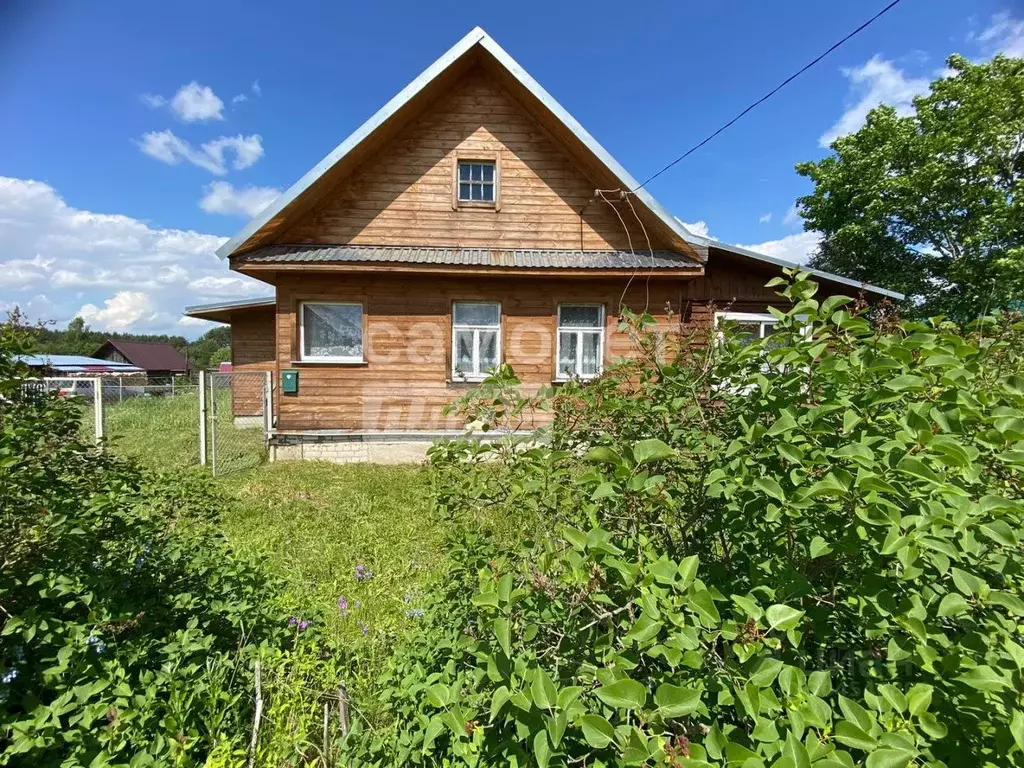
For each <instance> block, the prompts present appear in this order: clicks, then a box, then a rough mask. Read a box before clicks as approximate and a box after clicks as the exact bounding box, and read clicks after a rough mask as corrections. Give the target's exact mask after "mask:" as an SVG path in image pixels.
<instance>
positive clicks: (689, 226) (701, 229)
mask: <svg viewBox="0 0 1024 768" xmlns="http://www.w3.org/2000/svg"><path fill="white" fill-rule="evenodd" d="M675 219H676V221H678V222H679V223H680V224H682V225H683V226H684V227H686V230H687V231H688V232H692V233H693V234H695V235H697V236H699V237H706V238H707V239H708V240H717V239H718V238H717V237H715V236H714V235H712V234H711V233H710V232H709V231H708V223H707V222H706V221H692V222H691V221H683V220H682V219H680V218H679V217H678V216H676V217H675Z"/></svg>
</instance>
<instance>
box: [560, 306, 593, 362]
mask: <svg viewBox="0 0 1024 768" xmlns="http://www.w3.org/2000/svg"><path fill="white" fill-rule="evenodd" d="M557 347H558V348H557V351H556V356H557V360H558V370H557V374H556V378H557V379H560V380H564V379H573V378H578V379H592V378H594V377H595V376H600V375H601V371H602V370H603V367H604V306H602V305H601V304H559V305H558V344H557Z"/></svg>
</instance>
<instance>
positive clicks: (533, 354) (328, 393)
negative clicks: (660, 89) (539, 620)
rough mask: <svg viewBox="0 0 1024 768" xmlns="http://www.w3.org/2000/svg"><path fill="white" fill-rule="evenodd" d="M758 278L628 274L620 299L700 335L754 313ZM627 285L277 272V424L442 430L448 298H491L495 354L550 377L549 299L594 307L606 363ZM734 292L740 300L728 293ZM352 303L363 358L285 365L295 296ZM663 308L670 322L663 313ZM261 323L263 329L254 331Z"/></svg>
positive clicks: (537, 380) (625, 343) (448, 421)
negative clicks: (357, 311) (290, 385)
mask: <svg viewBox="0 0 1024 768" xmlns="http://www.w3.org/2000/svg"><path fill="white" fill-rule="evenodd" d="M763 283H764V280H759V281H758V282H756V284H755V283H754V281H753V280H752V279H751V278H750V277H749V276H746V275H742V274H734V273H722V274H720V275H719V276H718V277H717V278H716V279H715V280H713V281H712V280H708V279H707V278H697V279H692V280H679V279H672V280H664V279H657V278H655V279H652V280H651V281H650V282H649V283H648V281H647V280H646V275H644V274H643V273H641V274H638V275H637V276H636V277H635V278H634V279H633V281H632V284H631V285H630V288H629V290H628V293H627V295H626V304H627V305H628V306H630V307H631V308H633V309H635V310H642V309H643V308H644V306H645V304H646V305H647V307H648V308H649V310H650V311H651V312H652V313H653V314H654V316H655V318H656V319H657V320H658V322H659V323H661V324H665V325H666V326H668V325H669V324H671V326H670V327H671V328H672V329H674V330H679V329H680V326H682V328H683V329H684V330H685V329H692V330H700V329H704V330H708V329H710V327H711V324H712V321H713V313H714V311H715V309H719V310H723V309H727V308H731V309H735V310H744V311H754V310H762V311H763V310H764V308H765V307H766V306H767V305H768V303H769V302H770V301H771V300H772V298H773V296H774V294H773V293H772V292H771V291H769V290H767V289H765V288H764V287H763ZM625 286H626V280H623V279H619V280H600V279H591V280H586V279H563V280H557V279H539V278H538V279H515V278H493V279H483V278H462V279H460V278H457V277H449V278H437V277H431V278H429V281H428V280H425V279H423V278H419V277H416V276H411V275H405V276H400V275H389V274H385V273H382V274H377V275H350V276H337V277H333V276H332V277H331V278H329V279H325V276H313V275H302V274H301V273H299V274H289V275H282V276H281V279H280V281H279V283H278V294H277V296H278V303H277V325H276V334H277V378H276V380H277V381H280V371H281V370H282V369H285V368H295V369H298V371H299V391H298V394H297V395H282V396H280V397H279V398H278V402H277V404H276V408H277V411H278V418H277V427H278V429H279V430H283V431H301V430H311V429H344V430H374V431H375V430H399V431H416V430H442V429H459V428H461V426H462V425H461V424H460V423H459V422H458V421H457V420H456V419H452V418H446V417H445V416H444V415H443V413H442V410H443V408H444V406H445V405H446V404H448V403H449V402H451V401H452V400H453V399H456V398H458V397H459V396H460V395H461V394H462V393H463V392H465V390H466V387H467V385H466V384H464V383H461V382H456V383H453V382H451V381H450V379H451V378H452V377H451V373H450V371H451V304H452V301H457V300H488V301H498V302H500V303H501V309H502V329H501V330H502V357H503V361H504V362H507V363H509V364H511V365H512V366H513V367H514V368H515V370H516V373H517V374H518V375H519V377H520V378H521V379H522V381H523V382H524V383H525V384H527V385H529V386H533V387H537V386H541V385H544V384H550V383H551V382H552V380H553V378H554V375H555V328H556V324H557V306H558V304H560V303H600V304H603V305H604V306H605V309H606V329H605V339H606V341H605V362H606V364H607V363H608V362H611V361H613V360H615V359H617V358H621V357H622V356H625V355H628V354H630V352H631V349H632V346H631V342H630V340H629V338H628V336H627V335H626V334H624V333H620V332H618V331H617V325H618V317H617V312H618V309H619V301H620V297H621V296H622V293H623V289H624V288H625ZM737 299H739V300H737ZM303 300H325V301H354V302H360V303H362V305H363V312H364V323H365V325H364V327H365V333H364V339H363V347H364V357H365V359H366V363H365V364H364V365H338V364H318V363H301V362H296V361H297V360H298V358H299V347H298V325H297V316H296V311H297V307H298V304H299V302H300V301H303ZM668 309H671V312H672V313H673V314H672V317H671V319H670V318H669V316H668V314H667V310H668ZM263 327H264V328H265V327H266V326H263Z"/></svg>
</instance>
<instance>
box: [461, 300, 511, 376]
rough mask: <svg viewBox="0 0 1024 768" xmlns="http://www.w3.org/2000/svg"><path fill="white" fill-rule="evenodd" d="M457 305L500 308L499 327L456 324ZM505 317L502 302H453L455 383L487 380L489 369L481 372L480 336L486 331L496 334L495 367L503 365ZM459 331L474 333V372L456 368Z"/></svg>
mask: <svg viewBox="0 0 1024 768" xmlns="http://www.w3.org/2000/svg"><path fill="white" fill-rule="evenodd" d="M456 304H478V305H487V306H494V307H497V308H498V324H497V325H470V324H468V323H456V322H455V305H456ZM502 319H503V315H502V314H501V302H500V301H472V300H470V301H463V300H461V299H455V300H454V301H452V380H453V381H483V380H484V379H486V378H487V369H484V370H480V334H481V332H485V331H494V332H495V334H496V340H495V357H496V358H497V361H498V362H497V364H496V365H495V367H497V366H499V365H501V361H502V357H501V328H502ZM458 331H472V332H473V370H472V372H468V373H467V372H466V371H460V370H458V369H457V368H456V363H457V362H458V354H457V349H458V348H457V346H456V339H457V337H458V333H457V332H458Z"/></svg>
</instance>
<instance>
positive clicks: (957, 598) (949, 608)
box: [938, 592, 971, 616]
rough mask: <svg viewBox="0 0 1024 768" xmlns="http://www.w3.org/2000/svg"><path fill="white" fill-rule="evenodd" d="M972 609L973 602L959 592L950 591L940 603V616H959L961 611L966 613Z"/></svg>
mask: <svg viewBox="0 0 1024 768" xmlns="http://www.w3.org/2000/svg"><path fill="white" fill-rule="evenodd" d="M969 610H971V604H970V603H968V602H967V601H966V600H965V599H964V597H963V595H961V594H959V593H957V592H950V593H949V594H948V595H946V596H945V597H944V598H942V602H940V603H939V612H938V615H939V616H959V615H960V614H961V613H966V612H967V611H969Z"/></svg>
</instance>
